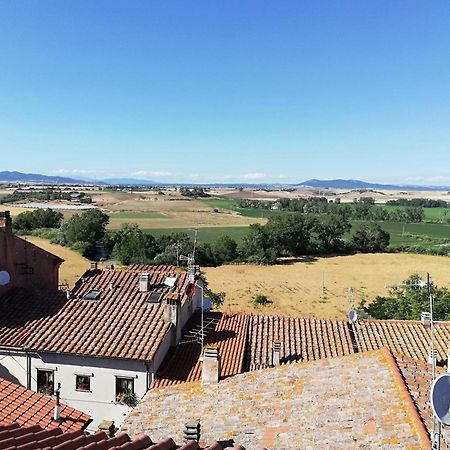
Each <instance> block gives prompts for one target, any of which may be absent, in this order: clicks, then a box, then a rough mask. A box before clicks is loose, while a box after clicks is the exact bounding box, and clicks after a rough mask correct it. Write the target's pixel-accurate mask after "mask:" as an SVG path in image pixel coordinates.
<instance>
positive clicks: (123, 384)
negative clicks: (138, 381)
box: [116, 377, 134, 396]
mask: <svg viewBox="0 0 450 450" xmlns="http://www.w3.org/2000/svg"><path fill="white" fill-rule="evenodd" d="M129 391H131V392H134V380H133V378H121V377H116V396H117V395H119V394H123V393H124V392H129Z"/></svg>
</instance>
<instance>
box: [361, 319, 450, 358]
mask: <svg viewBox="0 0 450 450" xmlns="http://www.w3.org/2000/svg"><path fill="white" fill-rule="evenodd" d="M435 329H436V349H437V352H438V357H437V360H438V362H444V361H445V362H446V361H447V349H448V346H449V344H450V322H438V323H437V324H436V327H435ZM354 330H355V332H354V336H355V339H356V344H357V346H358V348H359V349H360V351H366V350H374V349H377V348H380V347H383V346H384V347H388V348H389V349H390V350H391V351H393V352H396V353H399V354H402V355H406V356H409V357H411V358H415V359H419V360H421V361H424V362H427V360H428V352H429V350H430V346H431V331H430V328H426V327H424V326H423V325H422V323H421V322H419V321H412V320H358V322H356V323H355V325H354Z"/></svg>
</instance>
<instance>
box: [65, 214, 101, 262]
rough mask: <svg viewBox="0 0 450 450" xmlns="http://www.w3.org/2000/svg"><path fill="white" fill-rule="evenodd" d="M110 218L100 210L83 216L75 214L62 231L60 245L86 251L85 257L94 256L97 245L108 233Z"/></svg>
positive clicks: (84, 252)
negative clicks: (107, 226)
mask: <svg viewBox="0 0 450 450" xmlns="http://www.w3.org/2000/svg"><path fill="white" fill-rule="evenodd" d="M108 222H109V216H108V215H107V214H104V213H103V212H101V211H100V210H99V209H89V210H88V211H85V212H84V213H82V214H81V215H78V214H75V215H74V216H72V217H71V218H70V219H69V221H68V222H66V223H64V224H63V225H62V226H61V229H60V238H59V241H60V243H62V244H64V245H70V246H71V247H73V246H75V247H76V248H77V249H84V250H83V251H82V253H83V254H84V255H85V256H92V253H93V250H94V248H95V245H96V243H98V242H99V241H101V240H102V239H103V238H104V236H105V233H106V225H107V224H108Z"/></svg>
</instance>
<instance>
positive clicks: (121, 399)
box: [116, 389, 137, 406]
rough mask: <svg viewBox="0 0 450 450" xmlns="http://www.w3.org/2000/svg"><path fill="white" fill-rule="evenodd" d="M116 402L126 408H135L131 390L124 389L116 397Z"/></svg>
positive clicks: (134, 398) (134, 395)
mask: <svg viewBox="0 0 450 450" xmlns="http://www.w3.org/2000/svg"><path fill="white" fill-rule="evenodd" d="M116 402H118V403H122V404H123V405H127V406H136V404H137V397H136V394H135V393H134V392H133V391H132V390H131V389H125V390H124V391H122V392H119V393H118V394H117V395H116Z"/></svg>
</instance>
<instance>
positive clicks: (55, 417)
mask: <svg viewBox="0 0 450 450" xmlns="http://www.w3.org/2000/svg"><path fill="white" fill-rule="evenodd" d="M60 391H61V383H58V388H57V389H56V391H55V394H56V403H55V409H54V411H53V420H54V421H56V422H59V421H60V420H61V403H60V401H59V395H60Z"/></svg>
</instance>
